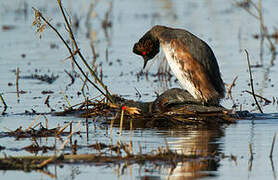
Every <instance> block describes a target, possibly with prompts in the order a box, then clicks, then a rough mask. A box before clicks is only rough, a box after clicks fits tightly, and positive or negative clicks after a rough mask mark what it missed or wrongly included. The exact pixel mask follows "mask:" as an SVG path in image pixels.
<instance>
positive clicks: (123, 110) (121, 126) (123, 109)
mask: <svg viewBox="0 0 278 180" xmlns="http://www.w3.org/2000/svg"><path fill="white" fill-rule="evenodd" d="M125 109H126V107H125V106H122V112H121V121H120V134H119V140H118V143H119V145H120V143H121V136H122V129H123V121H124V113H125Z"/></svg>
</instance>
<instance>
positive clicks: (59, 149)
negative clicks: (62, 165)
mask: <svg viewBox="0 0 278 180" xmlns="http://www.w3.org/2000/svg"><path fill="white" fill-rule="evenodd" d="M80 124H81V120H80V121H79V122H78V123H77V124H76V125H75V126H74V128H73V131H72V132H71V133H70V134H69V135H68V136H67V139H66V140H65V141H64V142H63V143H62V144H61V146H60V147H59V148H58V149H57V151H56V152H55V154H54V155H53V156H51V157H50V158H48V159H46V160H45V161H43V162H42V163H40V164H39V165H38V166H37V168H43V167H45V166H46V165H47V164H49V163H51V162H52V161H53V160H55V159H57V158H58V157H57V154H58V153H59V152H60V151H61V150H62V149H64V147H65V145H66V144H67V143H68V141H69V139H70V138H71V136H72V135H73V134H74V133H75V131H76V130H77V128H78V127H79V126H80Z"/></svg>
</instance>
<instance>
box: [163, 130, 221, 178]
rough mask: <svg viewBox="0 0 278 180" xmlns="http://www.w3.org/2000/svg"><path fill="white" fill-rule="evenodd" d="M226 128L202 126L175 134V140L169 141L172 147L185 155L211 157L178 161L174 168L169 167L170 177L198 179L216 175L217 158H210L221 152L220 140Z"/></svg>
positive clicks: (167, 171)
mask: <svg viewBox="0 0 278 180" xmlns="http://www.w3.org/2000/svg"><path fill="white" fill-rule="evenodd" d="M223 131H224V128H223V127H220V126H216V127H201V128H189V129H186V132H185V133H184V132H180V133H177V134H175V135H174V136H176V137H178V138H177V139H176V140H174V141H169V142H168V143H169V146H170V147H171V149H173V150H175V151H177V152H178V153H182V154H185V155H199V156H201V157H209V158H204V159H193V160H192V161H186V162H182V163H178V164H177V166H176V167H175V168H174V169H167V170H166V173H168V174H169V175H168V176H167V178H168V179H196V178H200V177H205V176H213V175H215V171H217V169H218V167H219V160H218V159H217V158H210V157H211V155H217V154H219V150H220V148H219V144H220V143H219V142H218V139H219V138H221V137H222V136H223V135H224V133H223Z"/></svg>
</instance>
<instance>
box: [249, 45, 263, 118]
mask: <svg viewBox="0 0 278 180" xmlns="http://www.w3.org/2000/svg"><path fill="white" fill-rule="evenodd" d="M244 51H245V53H246V56H247V63H248V69H249V75H250V83H251V89H252V95H253V98H254V100H255V102H256V105H257V107H258V109H259V111H260V112H261V113H263V111H262V109H261V107H260V105H259V103H258V101H257V99H256V96H255V92H254V85H253V77H252V72H251V68H250V60H249V54H248V51H247V50H246V49H244Z"/></svg>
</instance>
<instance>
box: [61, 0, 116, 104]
mask: <svg viewBox="0 0 278 180" xmlns="http://www.w3.org/2000/svg"><path fill="white" fill-rule="evenodd" d="M57 2H58V4H59V7H60V10H61V12H62V15H63V17H64V20H65V22H66V25H67V28H68V29H67V30H68V31H69V34H70V38H71V40H72V42H73V44H74V46H75V49H79V48H78V45H77V42H76V40H75V37H74V35H73V32H72V29H71V26H70V24H69V21H68V19H67V17H66V15H65V12H64V9H63V6H62V1H61V0H57ZM77 53H78V55H79V57H80V59H81V60H82V62H83V63H84V65H85V66H86V67H87V68H88V70H89V71H90V73H91V75H92V76H93V77H94V78H95V80H96V81H97V82H98V83H99V84H100V85H101V86H102V88H103V89H104V90H105V91H106V94H105V95H104V96H105V97H107V98H108V99H109V100H110V102H114V100H113V98H112V96H111V94H110V93H109V91H108V89H107V86H105V85H104V84H103V82H102V81H101V80H100V79H99V78H98V76H97V75H96V74H95V72H94V71H93V70H92V68H91V67H90V66H89V64H88V63H87V61H86V60H85V58H84V57H83V55H82V54H81V52H80V51H78V52H77Z"/></svg>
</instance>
